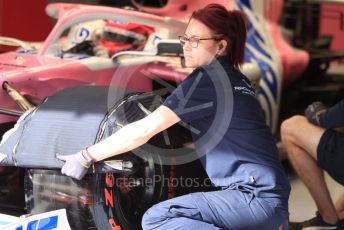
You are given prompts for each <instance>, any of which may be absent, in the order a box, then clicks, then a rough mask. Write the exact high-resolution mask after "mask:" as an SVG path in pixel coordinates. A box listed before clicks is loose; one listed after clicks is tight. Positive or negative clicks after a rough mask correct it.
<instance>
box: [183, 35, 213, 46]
mask: <svg viewBox="0 0 344 230" xmlns="http://www.w3.org/2000/svg"><path fill="white" fill-rule="evenodd" d="M178 38H179V41H180V44H181V45H182V46H184V45H185V44H186V42H189V45H190V46H191V47H192V48H197V47H198V43H199V41H201V40H218V39H219V37H212V38H198V37H191V38H187V37H185V36H178Z"/></svg>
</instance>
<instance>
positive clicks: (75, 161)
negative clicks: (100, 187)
mask: <svg viewBox="0 0 344 230" xmlns="http://www.w3.org/2000/svg"><path fill="white" fill-rule="evenodd" d="M56 158H57V159H59V160H61V161H64V162H65V164H64V165H63V167H62V169H61V173H62V174H64V175H67V176H70V177H73V178H75V179H77V180H81V179H82V178H83V177H84V176H85V174H86V173H87V171H88V169H89V167H90V166H91V165H92V164H93V160H92V159H90V158H89V157H88V156H87V153H86V151H85V150H82V151H80V152H78V153H76V154H72V155H62V154H56Z"/></svg>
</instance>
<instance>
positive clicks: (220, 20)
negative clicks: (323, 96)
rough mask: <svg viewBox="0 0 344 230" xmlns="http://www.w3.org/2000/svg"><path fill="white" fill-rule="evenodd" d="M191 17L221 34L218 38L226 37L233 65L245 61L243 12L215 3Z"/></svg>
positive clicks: (244, 18) (230, 60) (216, 33)
mask: <svg viewBox="0 0 344 230" xmlns="http://www.w3.org/2000/svg"><path fill="white" fill-rule="evenodd" d="M191 19H196V20H198V21H200V22H202V23H203V24H204V25H206V26H207V27H208V28H209V29H211V30H212V31H213V32H214V33H215V35H219V36H220V39H218V40H221V39H225V40H226V41H227V42H228V45H227V53H228V59H229V62H230V63H231V64H232V65H234V66H235V67H239V66H240V65H241V64H242V63H243V62H244V52H245V42H246V17H245V15H244V14H243V13H242V12H240V11H238V10H233V11H227V9H226V8H225V7H224V6H222V5H220V4H215V3H213V4H209V5H207V6H206V7H204V8H202V9H199V10H197V11H195V12H193V14H192V15H191V18H190V20H191Z"/></svg>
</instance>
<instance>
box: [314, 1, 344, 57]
mask: <svg viewBox="0 0 344 230" xmlns="http://www.w3.org/2000/svg"><path fill="white" fill-rule="evenodd" d="M322 16H323V17H322ZM321 35H332V36H333V41H332V45H331V50H335V51H344V42H343V38H344V2H342V3H331V4H330V3H326V4H325V3H322V4H321V16H320V22H319V36H321Z"/></svg>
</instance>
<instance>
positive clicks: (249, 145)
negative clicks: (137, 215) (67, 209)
mask: <svg viewBox="0 0 344 230" xmlns="http://www.w3.org/2000/svg"><path fill="white" fill-rule="evenodd" d="M179 39H180V42H181V44H182V46H183V51H184V57H185V65H186V66H187V67H192V68H195V69H194V71H193V72H192V73H191V74H190V75H189V76H187V78H186V79H185V80H184V81H183V82H182V83H181V84H180V85H179V86H178V87H177V88H176V89H175V90H174V91H173V92H172V93H171V95H170V96H169V97H167V99H166V100H165V102H164V103H163V105H161V106H160V107H159V108H157V109H156V110H155V111H154V112H152V113H151V114H150V115H148V116H147V117H145V118H143V119H141V120H139V121H136V122H134V123H131V124H128V125H126V126H125V127H123V128H122V129H120V130H119V131H118V132H116V133H114V134H113V135H111V136H110V137H108V138H107V139H105V140H103V141H102V142H99V143H97V144H95V145H93V146H90V147H88V148H86V149H85V150H82V151H80V152H78V153H76V154H72V155H68V156H62V155H58V156H57V157H58V158H59V159H60V160H63V161H65V164H64V166H63V168H62V173H63V174H65V175H68V176H71V177H74V178H77V179H81V178H82V177H83V176H84V175H85V173H86V171H87V167H88V166H90V165H91V164H92V163H93V162H95V161H101V160H103V159H106V158H108V157H111V156H114V155H118V154H122V153H125V152H128V151H131V150H133V149H135V148H137V147H139V146H141V145H143V144H144V143H146V142H147V141H148V140H149V139H150V138H151V137H153V136H154V135H155V134H157V133H159V132H161V131H163V130H165V129H167V128H168V127H170V126H172V125H174V124H175V123H177V122H179V121H183V122H185V123H187V124H189V125H190V126H192V127H194V128H195V129H197V130H199V132H198V133H196V134H195V133H193V140H194V143H195V147H196V150H197V152H198V154H199V155H200V156H201V162H202V164H203V167H204V168H205V170H206V172H207V174H208V176H209V178H210V179H211V181H212V183H213V184H214V185H215V186H217V187H218V188H219V190H218V191H212V192H197V193H190V194H187V195H184V196H180V197H177V198H173V199H170V200H166V201H163V202H161V203H158V204H156V205H154V206H152V207H151V208H150V209H148V210H147V211H146V213H145V214H144V216H143V219H142V227H143V229H198V230H200V229H264V230H268V229H272V230H275V229H278V226H280V225H281V223H282V222H284V221H285V220H287V218H288V197H289V193H290V185H289V182H288V179H287V177H286V175H285V173H284V171H283V168H282V166H281V164H280V162H279V159H278V150H277V148H276V144H275V141H274V138H273V137H272V134H271V132H270V129H269V128H268V127H267V126H266V124H265V120H264V115H263V111H262V109H261V107H260V105H259V102H258V100H257V99H256V97H255V93H254V90H253V89H252V87H251V86H250V82H249V80H248V79H247V78H246V77H245V76H244V75H243V74H242V73H241V72H240V71H239V66H240V65H241V64H242V62H243V59H244V46H245V40H246V25H245V20H244V17H243V15H242V14H241V13H240V12H239V11H227V10H226V9H225V7H223V6H221V5H218V4H210V5H208V6H206V7H205V8H203V9H200V10H197V11H195V12H194V13H193V14H192V16H191V18H190V20H189V23H188V25H187V28H186V30H185V33H184V35H182V36H180V37H179ZM226 81H227V82H229V84H225V83H224V82H226ZM228 86H229V87H228ZM219 91H222V93H223V92H226V93H225V94H221V92H219ZM221 95H222V96H221ZM225 101H227V102H228V104H229V105H228V104H223V103H224V102H225ZM227 102H226V103H227ZM190 108H191V109H190ZM224 108H225V109H224ZM219 114H220V117H219ZM200 135H203V136H205V135H208V136H207V137H209V138H206V139H204V138H203V136H202V137H200ZM213 137H215V138H213ZM202 138H203V139H202ZM208 139H211V140H210V141H207V140H208ZM199 140H202V141H199Z"/></svg>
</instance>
